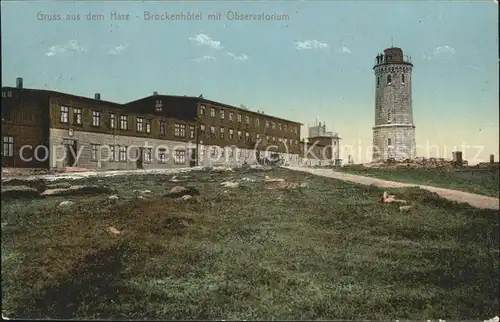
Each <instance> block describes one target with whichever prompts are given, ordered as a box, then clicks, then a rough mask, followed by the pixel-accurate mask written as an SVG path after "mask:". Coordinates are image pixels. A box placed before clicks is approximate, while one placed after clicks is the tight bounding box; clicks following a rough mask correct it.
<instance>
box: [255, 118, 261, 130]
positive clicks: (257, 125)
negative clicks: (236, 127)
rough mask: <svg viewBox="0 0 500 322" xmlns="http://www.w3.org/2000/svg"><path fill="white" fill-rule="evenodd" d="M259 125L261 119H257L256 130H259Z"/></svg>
mask: <svg viewBox="0 0 500 322" xmlns="http://www.w3.org/2000/svg"><path fill="white" fill-rule="evenodd" d="M259 123H260V121H259V119H255V127H256V128H258V127H259Z"/></svg>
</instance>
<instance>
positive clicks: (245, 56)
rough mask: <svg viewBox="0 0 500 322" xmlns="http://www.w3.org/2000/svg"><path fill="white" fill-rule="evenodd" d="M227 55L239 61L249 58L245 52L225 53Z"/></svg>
mask: <svg viewBox="0 0 500 322" xmlns="http://www.w3.org/2000/svg"><path fill="white" fill-rule="evenodd" d="M227 54H228V55H229V56H231V57H232V58H233V59H234V60H239V61H246V60H248V59H250V57H248V56H247V55H246V54H241V55H235V54H233V53H227Z"/></svg>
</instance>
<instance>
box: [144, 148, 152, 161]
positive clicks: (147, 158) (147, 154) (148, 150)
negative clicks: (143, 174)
mask: <svg viewBox="0 0 500 322" xmlns="http://www.w3.org/2000/svg"><path fill="white" fill-rule="evenodd" d="M152 154H153V149H152V148H146V149H145V150H144V162H147V163H151V159H152Z"/></svg>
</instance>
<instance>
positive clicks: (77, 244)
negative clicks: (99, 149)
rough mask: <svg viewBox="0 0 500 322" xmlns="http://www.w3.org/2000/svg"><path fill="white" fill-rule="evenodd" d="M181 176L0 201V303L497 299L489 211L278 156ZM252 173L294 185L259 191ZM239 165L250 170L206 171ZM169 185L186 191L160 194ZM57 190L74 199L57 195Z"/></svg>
mask: <svg viewBox="0 0 500 322" xmlns="http://www.w3.org/2000/svg"><path fill="white" fill-rule="evenodd" d="M188 175H189V176H190V178H185V179H184V180H185V182H177V183H173V182H170V181H169V179H170V176H167V175H147V176H146V175H145V176H128V177H109V178H102V179H99V178H89V179H85V180H79V181H78V182H75V184H106V185H107V186H108V187H110V188H111V189H113V190H114V193H116V194H117V195H118V196H119V197H120V199H118V200H110V199H108V194H106V195H104V194H103V195H97V196H70V197H48V198H45V199H31V200H9V201H2V222H3V223H6V224H5V225H4V224H2V293H3V294H2V296H3V305H2V309H3V314H4V315H6V316H7V317H10V318H23V317H24V318H28V317H29V318H61V319H63V318H81V319H94V318H103V319H108V318H117V319H118V318H122V319H124V318H129V319H146V318H151V319H152V318H157V319H226V320H228V319H358V320H359V319H369V320H382V319H415V320H416V319H425V320H426V319H438V318H441V319H461V320H466V319H480V320H484V319H486V318H489V317H491V316H495V315H497V314H498V312H499V309H500V307H499V303H498V289H499V285H500V281H499V275H498V271H499V249H498V244H499V233H500V229H499V218H500V216H499V212H498V211H490V210H478V209H473V208H471V207H468V206H466V205H461V204H457V203H453V202H449V201H447V200H444V199H440V198H439V197H437V196H436V195H434V194H432V193H429V192H426V191H422V190H419V189H415V188H412V189H405V190H394V189H393V190H389V192H390V193H394V194H396V195H397V196H398V197H399V198H402V199H406V200H408V201H410V204H411V205H412V208H411V209H410V210H409V211H406V212H401V211H400V210H399V207H398V205H396V204H382V203H381V202H380V201H379V198H380V195H381V193H382V190H380V189H378V188H376V187H363V186H357V185H352V184H348V183H344V182H341V181H337V180H334V179H328V178H323V177H316V176H313V175H310V174H305V173H299V172H291V171H287V170H284V169H277V170H273V171H270V172H258V171H254V170H252V171H250V170H240V171H237V172H234V173H230V172H229V173H221V174H215V173H211V172H196V173H194V172H193V173H189V174H188ZM265 175H269V176H272V177H280V178H285V179H286V180H288V181H290V182H298V183H307V185H308V186H307V187H303V188H298V189H282V190H280V189H274V190H268V189H266V188H265V185H264V183H263V182H262V179H263V177H264V176H265ZM242 177H250V178H255V179H257V181H255V182H250V181H241V183H240V186H239V187H237V188H223V187H221V185H220V183H221V182H223V181H226V180H237V179H240V178H242ZM33 184H34V185H36V186H38V187H39V186H40V185H41V183H40V182H34V183H33ZM179 184H180V185H184V186H190V187H196V188H197V189H198V190H199V191H200V195H199V196H196V197H194V198H193V199H191V200H186V201H183V200H174V199H170V198H167V197H165V193H166V192H167V191H168V190H169V189H170V188H172V187H173V186H176V185H179ZM145 189H148V190H151V192H150V193H146V192H143V193H142V194H143V195H144V196H147V195H150V196H151V197H149V198H146V199H138V198H137V197H138V195H139V194H140V193H139V192H136V191H134V190H145ZM225 190H226V191H227V192H225ZM63 200H73V201H75V204H74V205H73V206H67V207H59V206H58V205H59V203H60V202H61V201H63ZM110 226H113V227H116V228H117V229H118V230H120V232H121V233H120V234H116V235H115V234H112V233H110V232H109V231H108V228H109V227H110Z"/></svg>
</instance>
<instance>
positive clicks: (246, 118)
mask: <svg viewBox="0 0 500 322" xmlns="http://www.w3.org/2000/svg"><path fill="white" fill-rule="evenodd" d="M245 123H246V124H250V116H248V115H247V116H245Z"/></svg>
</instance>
